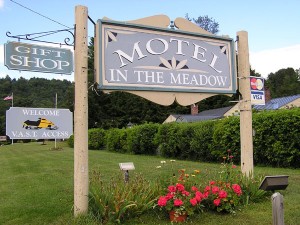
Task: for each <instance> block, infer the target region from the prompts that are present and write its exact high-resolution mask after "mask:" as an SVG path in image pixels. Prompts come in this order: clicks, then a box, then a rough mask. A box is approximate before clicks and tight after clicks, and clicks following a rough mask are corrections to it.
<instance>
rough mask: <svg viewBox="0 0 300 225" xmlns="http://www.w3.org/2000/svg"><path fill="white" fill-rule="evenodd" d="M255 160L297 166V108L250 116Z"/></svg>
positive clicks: (299, 143)
mask: <svg viewBox="0 0 300 225" xmlns="http://www.w3.org/2000/svg"><path fill="white" fill-rule="evenodd" d="M253 127H254V129H255V137H254V140H253V143H254V160H255V162H256V163H258V164H263V165H267V166H268V165H270V166H277V167H279V166H280V167H294V168H299V167H300V151H299V149H300V136H299V134H300V108H295V109H291V110H277V111H270V112H263V113H257V114H254V115H253Z"/></svg>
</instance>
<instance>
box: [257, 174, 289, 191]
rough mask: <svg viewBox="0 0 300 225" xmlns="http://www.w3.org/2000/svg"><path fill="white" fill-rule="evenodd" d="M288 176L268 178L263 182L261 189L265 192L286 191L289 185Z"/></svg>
mask: <svg viewBox="0 0 300 225" xmlns="http://www.w3.org/2000/svg"><path fill="white" fill-rule="evenodd" d="M288 177H289V176H287V175H277V176H266V177H265V178H264V180H263V181H262V182H261V184H260V186H259V189H262V190H264V191H273V192H275V190H285V189H286V187H287V186H288V185H289V183H288Z"/></svg>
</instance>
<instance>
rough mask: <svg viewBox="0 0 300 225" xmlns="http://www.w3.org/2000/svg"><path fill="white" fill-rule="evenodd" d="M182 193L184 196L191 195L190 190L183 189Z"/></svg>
mask: <svg viewBox="0 0 300 225" xmlns="http://www.w3.org/2000/svg"><path fill="white" fill-rule="evenodd" d="M181 194H182V195H184V196H189V195H190V192H188V191H182V192H181Z"/></svg>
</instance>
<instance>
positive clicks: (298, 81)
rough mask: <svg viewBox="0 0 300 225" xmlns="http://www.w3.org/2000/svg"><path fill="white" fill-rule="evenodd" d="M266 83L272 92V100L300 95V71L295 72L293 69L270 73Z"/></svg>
mask: <svg viewBox="0 0 300 225" xmlns="http://www.w3.org/2000/svg"><path fill="white" fill-rule="evenodd" d="M266 83H267V86H268V87H269V89H270V91H271V96H272V98H279V97H283V96H290V95H296V94H300V76H299V71H298V70H296V71H295V70H294V69H293V68H286V69H281V70H278V71H277V72H276V73H270V74H269V75H268V79H267V82H266Z"/></svg>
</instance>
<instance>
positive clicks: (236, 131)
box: [211, 117, 241, 163]
mask: <svg viewBox="0 0 300 225" xmlns="http://www.w3.org/2000/svg"><path fill="white" fill-rule="evenodd" d="M213 143H214V146H213V148H212V149H211V153H212V155H213V156H214V157H216V159H218V161H220V160H222V157H223V156H224V155H226V154H227V153H226V151H227V150H228V149H230V150H231V154H232V155H233V156H234V158H233V161H234V162H235V163H238V162H239V161H240V146H241V144H240V117H228V118H225V119H223V120H220V121H218V123H216V124H215V129H214V132H213Z"/></svg>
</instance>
